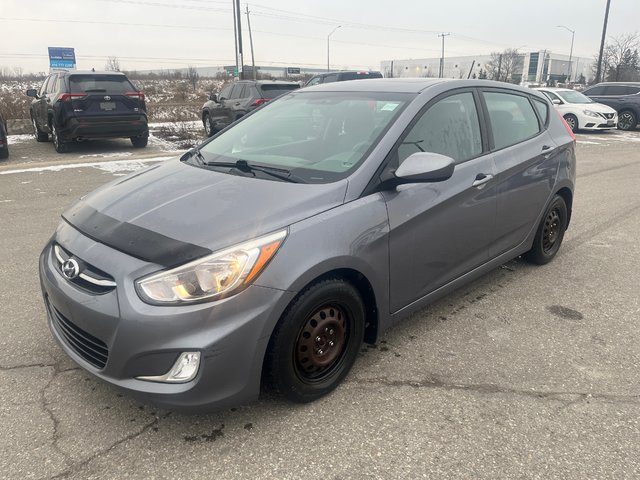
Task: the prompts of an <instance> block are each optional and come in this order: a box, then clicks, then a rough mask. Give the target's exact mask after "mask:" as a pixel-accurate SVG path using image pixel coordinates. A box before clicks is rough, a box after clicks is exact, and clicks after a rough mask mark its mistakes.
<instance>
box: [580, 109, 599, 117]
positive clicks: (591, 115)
mask: <svg viewBox="0 0 640 480" xmlns="http://www.w3.org/2000/svg"><path fill="white" fill-rule="evenodd" d="M583 113H584V114H585V115H586V116H587V117H599V116H600V115H599V114H598V113H596V112H592V111H591V110H583Z"/></svg>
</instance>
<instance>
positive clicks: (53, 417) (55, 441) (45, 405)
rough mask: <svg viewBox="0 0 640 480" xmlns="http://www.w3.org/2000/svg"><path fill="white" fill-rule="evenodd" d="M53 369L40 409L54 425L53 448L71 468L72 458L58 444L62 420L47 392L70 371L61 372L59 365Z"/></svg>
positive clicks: (42, 395)
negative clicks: (51, 404)
mask: <svg viewBox="0 0 640 480" xmlns="http://www.w3.org/2000/svg"><path fill="white" fill-rule="evenodd" d="M51 367H52V368H53V375H51V378H50V379H49V381H48V382H47V383H46V385H45V386H44V387H43V388H42V390H41V391H40V407H41V408H42V410H43V411H44V412H46V413H47V415H49V418H50V419H51V422H52V423H53V434H52V435H51V447H52V448H53V449H54V450H55V451H56V453H58V454H59V455H60V456H61V457H62V459H63V461H64V464H65V465H67V466H69V465H71V458H70V456H69V455H68V454H67V453H66V452H65V451H64V450H62V448H61V447H60V445H59V444H58V442H59V441H60V433H59V431H58V428H59V426H60V420H59V419H58V417H56V415H55V414H54V413H53V410H52V409H51V407H50V403H49V402H47V390H48V389H49V387H50V386H51V384H52V383H53V381H54V380H55V379H56V378H57V377H58V375H60V374H61V373H63V371H68V370H60V369H59V367H58V365H57V364H56V365H52V366H51Z"/></svg>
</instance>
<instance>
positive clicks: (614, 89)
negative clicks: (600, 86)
mask: <svg viewBox="0 0 640 480" xmlns="http://www.w3.org/2000/svg"><path fill="white" fill-rule="evenodd" d="M604 95H629V87H626V86H624V85H609V86H608V87H604Z"/></svg>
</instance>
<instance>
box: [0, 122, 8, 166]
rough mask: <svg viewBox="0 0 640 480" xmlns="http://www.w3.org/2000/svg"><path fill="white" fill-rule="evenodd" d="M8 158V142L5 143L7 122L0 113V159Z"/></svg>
mask: <svg viewBox="0 0 640 480" xmlns="http://www.w3.org/2000/svg"><path fill="white" fill-rule="evenodd" d="M8 157H9V142H7V122H6V120H5V119H4V117H3V116H2V112H0V159H2V158H8Z"/></svg>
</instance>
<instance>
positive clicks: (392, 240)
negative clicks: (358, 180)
mask: <svg viewBox="0 0 640 480" xmlns="http://www.w3.org/2000/svg"><path fill="white" fill-rule="evenodd" d="M478 100H479V97H478V95H477V92H475V91H474V90H472V89H462V90H454V91H453V92H449V93H447V94H445V95H442V96H440V97H437V98H436V99H434V100H432V101H431V102H429V103H428V104H427V106H426V109H424V110H423V112H421V113H420V114H418V116H417V117H416V119H414V121H413V122H412V125H410V126H409V128H408V129H407V132H406V133H405V134H404V135H403V136H402V137H401V139H400V141H399V143H398V144H397V146H396V148H395V149H394V151H393V152H392V153H391V154H390V155H391V157H390V159H389V160H390V161H389V165H387V167H386V168H387V171H389V172H390V171H392V170H395V169H396V168H397V166H399V165H400V164H401V163H402V162H403V161H404V160H405V159H406V158H408V157H409V155H411V154H412V153H415V152H421V151H423V152H425V151H426V152H435V153H440V154H443V155H447V156H449V157H451V158H453V159H454V160H455V161H456V167H455V170H454V172H453V176H452V177H451V178H450V179H448V180H446V181H444V182H437V183H416V184H408V185H401V186H399V187H397V188H396V189H393V190H388V191H384V192H382V194H383V196H384V199H385V202H386V204H387V211H388V214H389V226H390V236H389V265H390V300H391V312H392V313H394V312H397V311H398V310H400V309H401V308H403V307H405V306H407V305H409V304H411V303H413V302H415V301H417V300H419V299H420V298H422V297H424V296H425V295H427V294H429V293H431V292H433V291H434V290H436V289H437V288H439V287H441V286H443V285H445V284H446V283H448V282H450V281H452V280H454V279H455V278H458V277H460V276H461V275H463V274H465V273H467V272H469V271H471V270H472V269H474V268H475V267H477V266H479V265H481V264H483V263H485V262H486V261H487V260H488V257H489V245H490V243H491V240H492V232H493V227H494V224H495V214H496V196H495V185H494V181H493V176H494V173H495V171H494V165H493V159H492V157H491V155H490V154H489V153H488V143H487V142H486V140H485V141H483V138H484V139H486V135H482V134H481V132H482V129H481V126H480V125H481V123H482V122H481V121H480V116H481V114H480V108H479V106H478V105H479V103H478Z"/></svg>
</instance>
